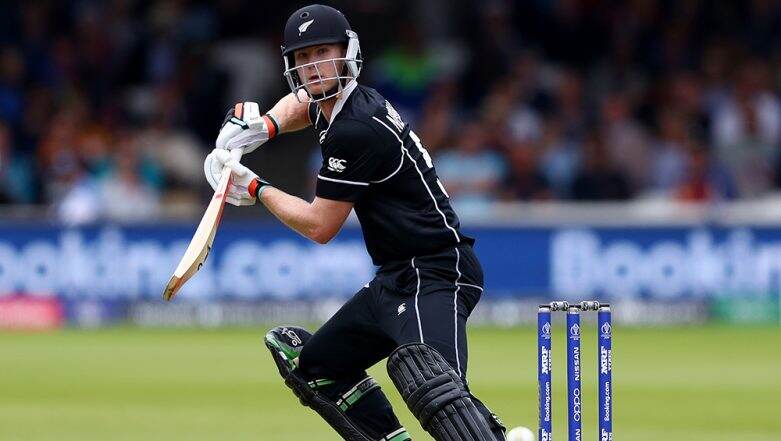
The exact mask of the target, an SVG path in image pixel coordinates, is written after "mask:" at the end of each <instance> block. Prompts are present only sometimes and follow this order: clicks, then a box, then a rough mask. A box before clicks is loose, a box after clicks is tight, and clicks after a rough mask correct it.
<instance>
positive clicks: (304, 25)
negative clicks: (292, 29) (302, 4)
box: [298, 18, 315, 37]
mask: <svg viewBox="0 0 781 441" xmlns="http://www.w3.org/2000/svg"><path fill="white" fill-rule="evenodd" d="M314 22H315V19H314V18H313V19H311V20H309V21H305V22H304V23H302V24H301V26H299V27H298V36H299V37H300V36H301V34H303V33H304V32H306V30H307V29H309V26H311V25H312V23H314Z"/></svg>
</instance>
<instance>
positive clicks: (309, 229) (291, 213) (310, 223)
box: [259, 187, 353, 244]
mask: <svg viewBox="0 0 781 441" xmlns="http://www.w3.org/2000/svg"><path fill="white" fill-rule="evenodd" d="M259 199H260V201H261V202H263V205H265V206H266V208H268V210H269V211H270V212H271V213H272V214H273V215H274V216H276V217H277V219H279V220H280V221H282V223H284V224H285V225H287V226H288V227H290V228H292V229H293V230H295V231H297V232H298V233H299V234H301V235H302V236H304V237H307V238H309V239H311V240H313V241H315V242H317V243H321V244H324V243H328V242H329V241H330V240H331V239H333V238H334V237H335V236H336V234H337V233H339V230H340V229H341V228H342V225H344V221H345V220H346V219H347V216H348V215H349V214H350V210H352V209H353V203H352V202H345V201H334V200H330V199H324V198H319V197H315V199H314V200H313V201H312V202H307V201H305V200H303V199H301V198H298V197H296V196H293V195H290V194H287V193H285V192H284V191H282V190H280V189H278V188H274V187H269V188H267V189H265V190H264V191H263V192H262V193H261V195H260V198H259Z"/></svg>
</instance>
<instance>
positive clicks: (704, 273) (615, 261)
mask: <svg viewBox="0 0 781 441" xmlns="http://www.w3.org/2000/svg"><path fill="white" fill-rule="evenodd" d="M192 232H193V227H192V225H189V224H187V225H173V224H167V225H155V226H122V227H107V226H97V227H90V228H81V229H65V228H58V227H52V226H50V225H45V224H38V225H35V224H32V225H30V224H25V225H18V224H12V225H9V224H5V225H2V226H0V298H2V297H4V296H10V295H13V294H18V293H26V294H32V295H36V296H57V297H58V298H61V299H70V300H79V299H108V300H117V299H120V300H137V299H157V298H159V296H160V294H161V292H162V289H163V287H164V286H165V284H166V282H167V281H168V279H169V278H170V276H171V273H172V272H173V269H174V268H175V267H176V264H177V262H178V261H179V259H180V257H181V256H182V254H183V253H184V250H185V248H186V247H187V244H188V242H189V240H190V237H191V234H192ZM466 233H467V234H470V235H472V236H474V237H476V238H477V244H476V246H475V247H476V251H477V254H478V256H479V257H480V260H481V262H482V264H483V267H484V271H485V296H486V297H487V298H496V299H501V298H507V297H551V298H552V297H557V298H565V299H584V298H610V299H613V300H620V299H648V300H675V299H679V298H775V297H774V296H776V295H777V294H776V293H778V286H779V281H780V280H781V228H751V227H745V228H735V227H730V228H722V227H712V228H682V227H670V228H657V227H654V228H588V227H584V228H555V229H554V228H479V229H471V230H469V229H467V230H466ZM373 273H374V267H373V266H372V264H371V261H370V259H369V257H368V255H367V254H366V252H365V249H364V246H363V242H362V238H361V235H360V231H359V230H358V229H356V228H347V229H345V230H343V231H342V232H341V233H340V234H339V236H338V237H337V239H335V240H334V241H332V242H331V243H330V244H328V245H325V246H322V245H317V244H314V243H312V242H309V241H307V240H306V239H304V238H302V237H300V236H298V235H296V234H295V233H292V232H290V231H289V230H287V229H285V228H283V227H281V226H274V225H267V226H257V225H255V226H249V225H246V224H235V223H234V224H232V223H225V224H223V225H222V226H221V227H220V230H219V232H218V234H217V238H216V240H215V243H214V248H213V250H212V252H211V255H210V257H209V259H208V260H207V262H206V264H205V265H204V267H203V268H202V269H201V271H200V272H199V273H198V274H197V275H196V276H195V277H194V278H193V279H191V280H190V281H189V282H188V283H187V284H186V285H185V287H184V288H183V289H182V291H181V292H180V293H179V298H180V299H186V300H210V299H239V300H255V299H276V300H285V299H309V298H317V299H322V298H326V297H336V298H345V297H347V296H349V295H351V294H352V293H353V292H355V291H357V290H358V289H360V288H361V287H362V286H363V285H364V284H365V283H366V282H367V281H368V280H370V279H371V277H372V275H373Z"/></svg>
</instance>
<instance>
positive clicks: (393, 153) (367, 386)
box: [204, 5, 505, 441]
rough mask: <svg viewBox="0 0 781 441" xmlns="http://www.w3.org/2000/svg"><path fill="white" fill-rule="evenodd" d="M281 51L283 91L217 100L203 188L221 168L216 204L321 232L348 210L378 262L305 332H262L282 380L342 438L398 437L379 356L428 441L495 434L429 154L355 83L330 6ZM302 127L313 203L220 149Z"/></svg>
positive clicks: (471, 300)
mask: <svg viewBox="0 0 781 441" xmlns="http://www.w3.org/2000/svg"><path fill="white" fill-rule="evenodd" d="M282 57H283V61H284V67H285V72H284V76H285V78H286V79H287V82H288V84H289V85H290V89H291V93H290V94H289V95H287V96H285V97H284V98H282V99H281V100H280V101H279V102H278V103H277V104H276V105H274V107H272V108H271V110H269V111H268V112H267V113H265V114H262V113H261V112H260V107H259V105H258V104H257V103H253V102H243V103H239V104H236V106H235V107H234V108H233V109H231V110H230V111H229V113H228V115H227V116H226V119H225V122H224V124H223V126H222V128H221V130H220V134H219V136H218V138H217V148H216V149H215V150H214V151H212V152H211V153H210V154H209V156H208V157H207V158H206V161H205V164H204V171H205V173H206V177H207V180H208V181H209V183H210V184H211V185H212V187H215V188H216V185H217V182H218V181H219V178H220V173H221V171H222V168H223V167H224V166H228V167H230V168H231V169H232V171H233V173H232V175H233V186H232V187H231V188H230V190H229V194H228V196H227V200H228V202H230V203H232V204H234V205H252V204H255V202H256V201H260V202H261V203H263V205H265V206H266V207H267V208H268V210H269V211H271V213H273V214H274V216H276V217H277V218H278V219H279V220H280V221H282V222H283V223H284V224H285V225H287V226H288V227H290V228H292V229H293V230H295V231H297V232H298V233H300V234H302V235H303V236H306V237H308V238H310V239H312V240H314V241H315V242H318V243H321V244H324V243H327V242H328V241H330V240H331V239H332V238H333V237H334V236H336V234H337V233H338V232H339V229H340V228H341V227H342V225H343V224H344V222H345V220H346V219H347V216H348V215H349V214H350V211H352V210H355V213H356V215H357V217H358V220H359V221H360V224H361V228H362V230H363V236H364V240H365V242H366V248H367V250H368V253H369V255H370V256H371V258H372V260H373V262H374V264H375V265H377V266H378V267H379V269H378V270H377V274H376V276H375V277H374V279H373V280H372V281H371V282H369V283H367V284H366V285H365V286H364V287H363V288H362V289H361V290H359V291H358V292H357V293H356V294H355V295H354V296H353V297H352V298H351V299H350V300H349V301H348V302H347V303H346V304H345V305H344V306H343V307H342V308H341V309H340V310H339V311H338V312H337V313H336V314H335V315H334V316H333V317H331V319H330V320H328V322H326V323H325V324H324V325H323V326H322V327H321V328H320V329H318V330H317V332H315V333H314V334H312V333H310V332H308V331H306V330H304V329H302V328H299V327H293V326H285V327H278V328H275V329H272V330H271V331H269V332H268V334H267V335H266V337H265V343H266V346H268V348H269V349H270V350H271V355H272V357H273V359H274V361H275V363H276V365H277V367H278V368H279V372H280V374H281V375H282V377H283V378H284V380H285V384H286V385H287V386H288V387H289V388H290V389H292V391H293V393H294V394H295V395H296V396H297V397H298V398H299V400H300V401H301V403H302V404H303V405H304V406H308V407H311V408H312V409H313V410H315V411H316V412H317V413H318V414H320V416H321V417H322V418H323V419H324V420H325V421H326V422H327V423H328V424H329V425H330V426H331V427H333V428H334V430H336V432H338V433H339V435H341V436H342V437H343V438H344V439H346V440H349V441H379V440H385V441H403V440H410V439H411V437H410V435H409V433H408V432H407V431H406V430H405V429H404V427H402V426H401V424H400V423H399V420H398V419H397V417H396V415H395V414H394V412H393V409H392V408H391V404H390V402H389V401H388V399H387V398H386V396H385V394H384V393H383V391H382V390H380V386H379V385H378V384H377V382H376V381H375V380H374V379H373V378H372V377H370V376H369V375H367V373H366V369H368V368H369V367H370V366H372V365H374V364H375V363H377V362H379V361H380V360H383V359H384V358H386V357H387V358H388V361H387V368H388V374H389V376H390V378H391V380H392V381H393V384H394V385H395V386H396V388H397V389H398V390H399V393H400V394H401V396H402V398H403V399H404V401H405V402H406V403H407V406H408V407H409V409H410V411H412V413H413V414H414V415H415V417H416V418H417V419H418V421H420V424H421V426H422V427H423V428H424V429H425V430H426V431H427V432H428V433H430V434H431V436H433V437H434V438H435V439H436V440H439V441H445V440H447V441H451V440H479V441H494V440H504V439H505V437H504V427H503V426H502V423H501V422H500V420H499V419H498V418H497V417H496V416H495V415H494V414H492V413H491V412H490V411H489V410H488V408H487V407H486V406H485V405H484V404H483V403H482V402H480V400H478V399H477V398H475V396H474V395H472V393H471V392H470V391H469V386H468V384H467V380H466V373H467V360H468V352H467V342H466V321H467V318H468V317H469V315H470V314H471V312H472V310H473V309H474V307H475V305H476V304H477V302H478V301H479V300H480V296H481V294H482V291H483V288H482V286H483V271H482V269H481V267H480V262H479V261H478V259H477V256H476V255H475V253H474V251H473V250H472V245H473V244H474V239H472V238H470V237H468V236H465V235H464V234H462V233H461V231H460V226H459V220H458V216H456V213H455V212H454V211H453V208H452V207H451V206H450V201H449V200H448V194H447V192H446V191H445V188H444V186H443V185H442V183H441V182H440V181H439V179H438V178H437V173H436V171H435V169H434V164H433V162H432V160H431V156H429V154H428V152H427V151H426V149H425V148H424V147H423V144H422V143H421V140H420V138H418V136H417V135H416V134H415V132H414V131H412V129H411V127H410V126H409V124H408V123H406V122H405V121H404V120H403V119H402V118H401V117H400V116H399V114H398V112H396V110H395V109H394V108H393V106H392V105H391V103H389V102H388V101H387V100H385V98H383V97H382V95H380V94H379V93H378V92H377V91H376V90H374V89H370V88H368V87H364V86H361V85H360V84H358V76H359V74H360V72H361V64H362V59H361V50H360V45H359V40H358V35H357V34H356V33H355V32H354V31H353V30H352V29H351V28H350V25H349V23H348V22H347V19H346V18H345V16H344V15H343V14H342V13H341V12H339V11H337V10H336V9H333V8H331V7H328V6H322V5H311V6H307V7H305V8H302V9H299V10H298V11H296V12H294V13H293V15H291V16H290V18H289V19H288V21H287V24H286V25H285V30H284V45H283V46H282ZM309 126H314V128H315V131H316V133H317V137H318V141H319V143H320V146H321V148H322V153H323V163H322V167H321V168H320V171H319V173H318V175H317V190H316V196H315V198H314V200H313V201H312V202H307V201H304V200H302V199H299V198H298V197H295V196H292V195H290V194H288V193H285V192H284V191H282V190H280V189H278V188H276V187H274V186H272V185H271V184H270V183H268V182H267V181H265V180H264V179H262V178H260V177H258V175H256V174H255V173H253V172H252V171H250V170H249V169H248V168H247V167H245V166H244V165H242V164H241V163H240V162H239V161H237V160H233V159H231V154H230V152H229V150H232V149H236V148H241V149H243V151H244V153H245V154H246V153H249V152H251V151H252V150H254V149H256V148H258V147H259V146H260V145H261V144H263V143H265V142H266V141H268V140H270V139H272V138H274V137H276V136H279V135H280V134H283V133H287V132H293V131H297V130H301V129H304V128H306V127H309Z"/></svg>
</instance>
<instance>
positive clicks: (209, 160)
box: [203, 150, 224, 191]
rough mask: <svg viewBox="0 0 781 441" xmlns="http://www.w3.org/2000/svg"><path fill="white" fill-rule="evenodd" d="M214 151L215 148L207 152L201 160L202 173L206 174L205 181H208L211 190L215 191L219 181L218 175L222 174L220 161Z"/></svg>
mask: <svg viewBox="0 0 781 441" xmlns="http://www.w3.org/2000/svg"><path fill="white" fill-rule="evenodd" d="M223 151H224V150H223ZM216 152H217V150H214V151H212V152H211V153H209V154H208V155H207V156H206V159H205V160H204V161H203V173H204V175H206V182H208V183H209V185H211V187H212V190H215V191H216V190H217V186H218V185H219V183H220V176H222V168H223V164H222V162H220V160H219V159H217V155H216V154H215V153H216Z"/></svg>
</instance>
